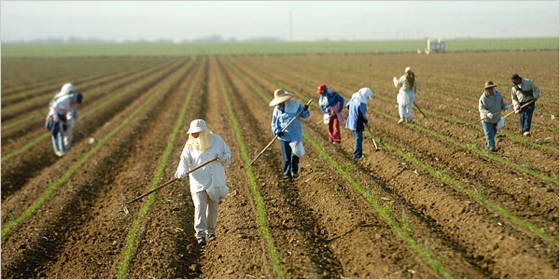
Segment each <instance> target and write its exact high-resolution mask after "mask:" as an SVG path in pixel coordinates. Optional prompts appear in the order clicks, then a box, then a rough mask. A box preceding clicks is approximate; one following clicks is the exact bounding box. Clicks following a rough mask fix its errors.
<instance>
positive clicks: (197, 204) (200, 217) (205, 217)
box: [191, 190, 219, 238]
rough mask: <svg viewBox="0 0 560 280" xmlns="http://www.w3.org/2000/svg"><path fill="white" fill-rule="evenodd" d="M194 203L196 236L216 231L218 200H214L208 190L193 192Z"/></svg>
mask: <svg viewBox="0 0 560 280" xmlns="http://www.w3.org/2000/svg"><path fill="white" fill-rule="evenodd" d="M191 197H192V200H193V204H194V230H195V236H196V238H203V237H205V236H206V234H214V233H216V223H217V221H218V205H219V204H218V202H215V201H213V200H212V199H210V197H209V196H208V193H206V191H205V190H204V191H200V192H196V193H192V192H191Z"/></svg>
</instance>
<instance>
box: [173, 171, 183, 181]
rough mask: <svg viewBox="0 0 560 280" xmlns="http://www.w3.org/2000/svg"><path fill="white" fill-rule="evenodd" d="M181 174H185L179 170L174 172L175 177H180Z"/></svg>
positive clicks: (181, 176)
mask: <svg viewBox="0 0 560 280" xmlns="http://www.w3.org/2000/svg"><path fill="white" fill-rule="evenodd" d="M183 176H185V174H183V172H180V171H177V172H175V178H177V179H181V178H183Z"/></svg>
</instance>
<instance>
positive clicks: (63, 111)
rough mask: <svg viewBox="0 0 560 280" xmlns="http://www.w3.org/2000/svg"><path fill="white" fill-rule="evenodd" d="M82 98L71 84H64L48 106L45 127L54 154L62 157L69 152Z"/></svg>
mask: <svg viewBox="0 0 560 280" xmlns="http://www.w3.org/2000/svg"><path fill="white" fill-rule="evenodd" d="M82 99H83V96H82V94H81V93H79V92H75V91H74V86H73V85H72V84H65V85H64V86H63V87H62V90H61V91H60V92H59V93H58V94H57V95H55V97H54V98H53V100H52V101H51V103H50V105H49V113H48V115H47V118H46V122H45V127H46V128H47V129H48V130H49V131H50V132H51V134H52V135H51V139H52V144H53V148H54V152H55V154H56V155H57V156H63V155H65V154H66V153H68V151H69V150H70V146H71V145H72V140H73V133H72V131H73V129H74V126H75V125H76V121H77V119H78V112H77V109H78V105H79V104H81V103H82Z"/></svg>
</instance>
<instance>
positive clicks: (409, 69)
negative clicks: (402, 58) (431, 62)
mask: <svg viewBox="0 0 560 280" xmlns="http://www.w3.org/2000/svg"><path fill="white" fill-rule="evenodd" d="M410 71H412V68H410V66H407V67H406V68H404V72H405V73H408V72H410Z"/></svg>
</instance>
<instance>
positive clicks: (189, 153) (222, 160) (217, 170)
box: [175, 119, 231, 247]
mask: <svg viewBox="0 0 560 280" xmlns="http://www.w3.org/2000/svg"><path fill="white" fill-rule="evenodd" d="M187 134H188V135H189V136H188V139H187V143H186V144H185V147H184V148H183V152H182V153H181V158H180V160H179V166H177V172H175V178H179V179H181V178H183V177H184V176H185V174H186V173H187V172H189V170H191V169H193V168H195V167H197V166H199V165H200V164H202V163H204V162H206V161H209V160H212V159H215V158H217V159H218V160H217V161H214V162H212V163H210V164H208V165H206V166H204V167H202V168H200V169H198V170H197V171H195V172H193V173H191V174H189V183H190V191H191V196H192V200H193V204H194V230H195V232H196V233H195V236H196V239H197V241H198V244H199V245H200V246H201V247H204V246H205V245H206V243H207V242H209V241H213V240H215V239H216V222H217V218H218V205H219V204H218V203H219V202H220V200H221V199H223V198H224V197H225V195H226V194H227V191H228V190H229V188H228V187H227V185H226V175H225V170H224V165H230V162H231V151H230V149H229V147H228V145H227V144H226V143H225V142H224V140H223V139H222V137H220V136H218V135H216V134H213V133H212V132H211V131H210V130H209V129H208V127H207V126H206V122H205V121H204V120H201V119H197V120H193V121H192V122H191V124H190V127H189V130H188V131H187Z"/></svg>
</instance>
